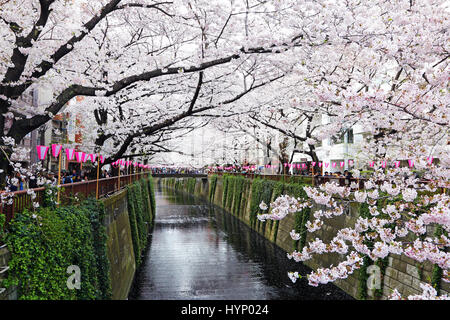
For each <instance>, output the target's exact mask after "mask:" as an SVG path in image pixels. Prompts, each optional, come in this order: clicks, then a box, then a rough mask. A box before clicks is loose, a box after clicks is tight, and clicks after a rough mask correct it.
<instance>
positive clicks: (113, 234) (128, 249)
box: [103, 189, 136, 300]
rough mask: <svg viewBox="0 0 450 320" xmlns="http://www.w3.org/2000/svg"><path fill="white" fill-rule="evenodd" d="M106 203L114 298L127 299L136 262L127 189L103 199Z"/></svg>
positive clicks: (108, 251) (108, 248)
mask: <svg viewBox="0 0 450 320" xmlns="http://www.w3.org/2000/svg"><path fill="white" fill-rule="evenodd" d="M103 203H104V204H105V226H106V234H107V236H108V240H107V254H108V259H109V262H110V266H111V267H110V275H111V289H112V298H113V300H123V299H127V297H128V292H129V291H130V288H131V285H132V283H133V279H134V274H135V271H136V264H135V259H134V251H133V240H132V238H131V228H130V220H129V217H128V209H127V208H128V206H127V190H126V189H124V190H122V191H120V192H118V193H115V194H114V195H113V196H112V197H110V198H108V199H105V200H103Z"/></svg>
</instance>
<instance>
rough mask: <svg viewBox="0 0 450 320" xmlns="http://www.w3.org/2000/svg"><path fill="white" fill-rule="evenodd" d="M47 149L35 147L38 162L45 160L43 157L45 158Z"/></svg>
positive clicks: (45, 147)
mask: <svg viewBox="0 0 450 320" xmlns="http://www.w3.org/2000/svg"><path fill="white" fill-rule="evenodd" d="M48 149H49V147H47V146H36V150H37V154H38V158H39V160H44V159H45V157H46V156H47V151H48Z"/></svg>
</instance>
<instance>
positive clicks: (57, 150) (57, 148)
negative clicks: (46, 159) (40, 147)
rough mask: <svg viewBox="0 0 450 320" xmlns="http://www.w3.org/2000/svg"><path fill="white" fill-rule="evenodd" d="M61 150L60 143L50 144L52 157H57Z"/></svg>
mask: <svg viewBox="0 0 450 320" xmlns="http://www.w3.org/2000/svg"><path fill="white" fill-rule="evenodd" d="M61 150H62V145H60V144H52V155H53V157H55V158H58V156H59V153H60V152H61Z"/></svg>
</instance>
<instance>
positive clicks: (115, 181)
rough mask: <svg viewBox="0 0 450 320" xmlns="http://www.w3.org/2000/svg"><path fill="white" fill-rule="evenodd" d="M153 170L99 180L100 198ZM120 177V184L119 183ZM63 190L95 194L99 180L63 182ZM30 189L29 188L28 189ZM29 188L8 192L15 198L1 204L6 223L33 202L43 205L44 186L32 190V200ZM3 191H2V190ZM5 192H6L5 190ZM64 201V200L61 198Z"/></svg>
mask: <svg viewBox="0 0 450 320" xmlns="http://www.w3.org/2000/svg"><path fill="white" fill-rule="evenodd" d="M150 173H151V172H149V171H145V172H140V173H134V174H130V175H123V176H122V175H121V176H120V177H118V176H115V177H110V178H103V179H99V180H98V195H99V198H100V197H103V196H105V195H108V194H111V193H114V192H116V191H119V190H120V189H122V188H123V187H125V186H126V185H128V184H131V183H133V182H134V181H136V180H139V179H140V178H141V177H142V176H143V175H148V174H150ZM119 179H120V184H119ZM61 187H62V188H63V191H62V192H61V195H62V196H63V197H62V198H64V196H66V198H67V197H68V196H70V195H77V194H81V195H84V196H85V197H89V196H94V197H95V193H96V188H97V180H89V181H82V182H74V183H65V184H61ZM28 190H29V189H28ZM28 190H20V191H13V192H8V194H9V195H8V196H10V197H11V198H12V199H13V202H12V204H7V203H3V204H1V205H0V213H3V214H5V216H6V223H9V222H10V221H11V219H12V218H13V217H14V215H15V213H17V212H21V211H23V210H24V209H30V208H32V207H33V202H36V201H37V202H38V203H39V205H42V203H43V200H44V191H45V188H44V187H39V188H33V189H32V190H33V191H34V193H35V194H36V199H34V200H31V196H30V195H29V194H28ZM0 193H1V192H0ZM3 193H4V192H3ZM61 202H62V203H63V202H64V200H61Z"/></svg>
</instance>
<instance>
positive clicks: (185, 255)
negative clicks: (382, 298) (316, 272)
mask: <svg viewBox="0 0 450 320" xmlns="http://www.w3.org/2000/svg"><path fill="white" fill-rule="evenodd" d="M155 196H156V204H157V206H156V208H157V209H156V219H155V225H154V229H153V232H152V235H151V236H150V237H151V238H150V240H149V246H148V248H147V252H146V254H145V257H144V259H143V263H142V265H141V266H140V268H139V270H138V271H137V273H136V276H135V280H134V284H133V287H132V289H131V292H130V294H129V297H128V298H129V299H130V300H136V299H137V300H160V299H161V300H178V299H183V300H194V299H210V300H280V299H283V300H344V299H353V298H352V297H351V296H349V295H348V294H346V293H345V292H344V291H342V290H341V289H339V288H338V287H336V286H334V285H332V284H327V285H322V286H319V287H311V286H309V285H308V284H307V280H306V279H300V280H298V281H297V282H296V283H295V284H294V283H292V282H291V281H290V280H289V278H288V276H287V272H288V271H299V273H301V274H307V273H309V271H310V269H309V268H308V267H306V266H303V265H302V264H300V263H296V262H294V261H292V260H288V259H287V257H286V254H285V253H284V252H283V251H282V250H281V249H280V248H278V247H277V246H275V245H274V244H273V243H271V242H270V241H268V240H266V239H265V238H264V237H262V236H260V235H259V234H258V233H256V232H255V231H253V230H251V229H250V228H249V227H248V226H247V225H245V224H244V223H243V222H241V221H240V220H238V219H237V218H236V217H234V216H232V215H231V214H229V213H227V212H225V211H224V210H222V209H221V208H219V207H217V206H214V205H211V204H209V203H207V202H205V201H203V200H200V199H198V198H194V197H192V196H189V195H185V194H182V193H178V192H174V191H172V190H167V189H161V187H158V188H157V190H156V195H155Z"/></svg>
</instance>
